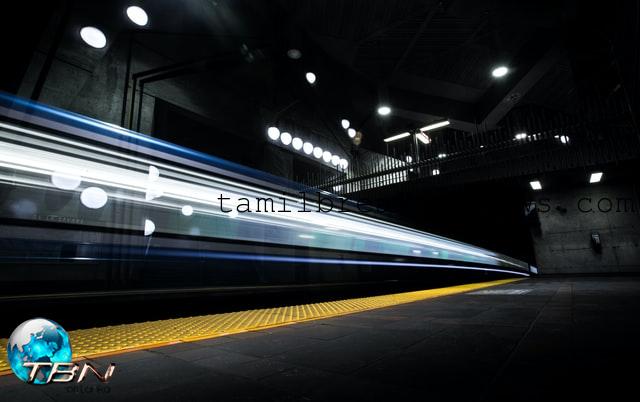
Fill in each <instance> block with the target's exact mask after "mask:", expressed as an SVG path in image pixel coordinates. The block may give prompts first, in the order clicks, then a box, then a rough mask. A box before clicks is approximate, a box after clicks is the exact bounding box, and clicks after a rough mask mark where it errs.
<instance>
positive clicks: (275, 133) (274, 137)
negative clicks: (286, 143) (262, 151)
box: [267, 127, 280, 141]
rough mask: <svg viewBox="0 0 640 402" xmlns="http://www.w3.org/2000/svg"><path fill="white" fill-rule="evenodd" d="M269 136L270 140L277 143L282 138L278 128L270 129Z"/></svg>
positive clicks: (268, 130)
mask: <svg viewBox="0 0 640 402" xmlns="http://www.w3.org/2000/svg"><path fill="white" fill-rule="evenodd" d="M267 135H268V136H269V138H271V139H272V140H274V141H276V140H277V139H278V138H280V130H278V127H269V128H268V129H267Z"/></svg>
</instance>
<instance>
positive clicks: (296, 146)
mask: <svg viewBox="0 0 640 402" xmlns="http://www.w3.org/2000/svg"><path fill="white" fill-rule="evenodd" d="M291 145H293V149H295V150H296V151H299V150H300V149H301V148H302V140H301V139H300V138H298V137H296V138H294V139H293V140H292V141H291Z"/></svg>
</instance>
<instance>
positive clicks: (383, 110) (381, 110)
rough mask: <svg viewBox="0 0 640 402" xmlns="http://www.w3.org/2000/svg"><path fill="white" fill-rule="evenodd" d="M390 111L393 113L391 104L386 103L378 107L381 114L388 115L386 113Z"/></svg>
mask: <svg viewBox="0 0 640 402" xmlns="http://www.w3.org/2000/svg"><path fill="white" fill-rule="evenodd" d="M389 113H391V108H390V107H389V106H384V105H383V106H380V107H379V108H378V114H379V115H380V116H386V115H388V114H389Z"/></svg>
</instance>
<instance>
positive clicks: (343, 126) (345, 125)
mask: <svg viewBox="0 0 640 402" xmlns="http://www.w3.org/2000/svg"><path fill="white" fill-rule="evenodd" d="M340 124H341V125H342V128H344V129H345V130H346V129H348V128H349V126H350V125H351V123H350V122H349V120H347V119H342V120H340Z"/></svg>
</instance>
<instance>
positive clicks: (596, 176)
mask: <svg viewBox="0 0 640 402" xmlns="http://www.w3.org/2000/svg"><path fill="white" fill-rule="evenodd" d="M600 180H602V172H594V173H591V177H589V183H598V182H600Z"/></svg>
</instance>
